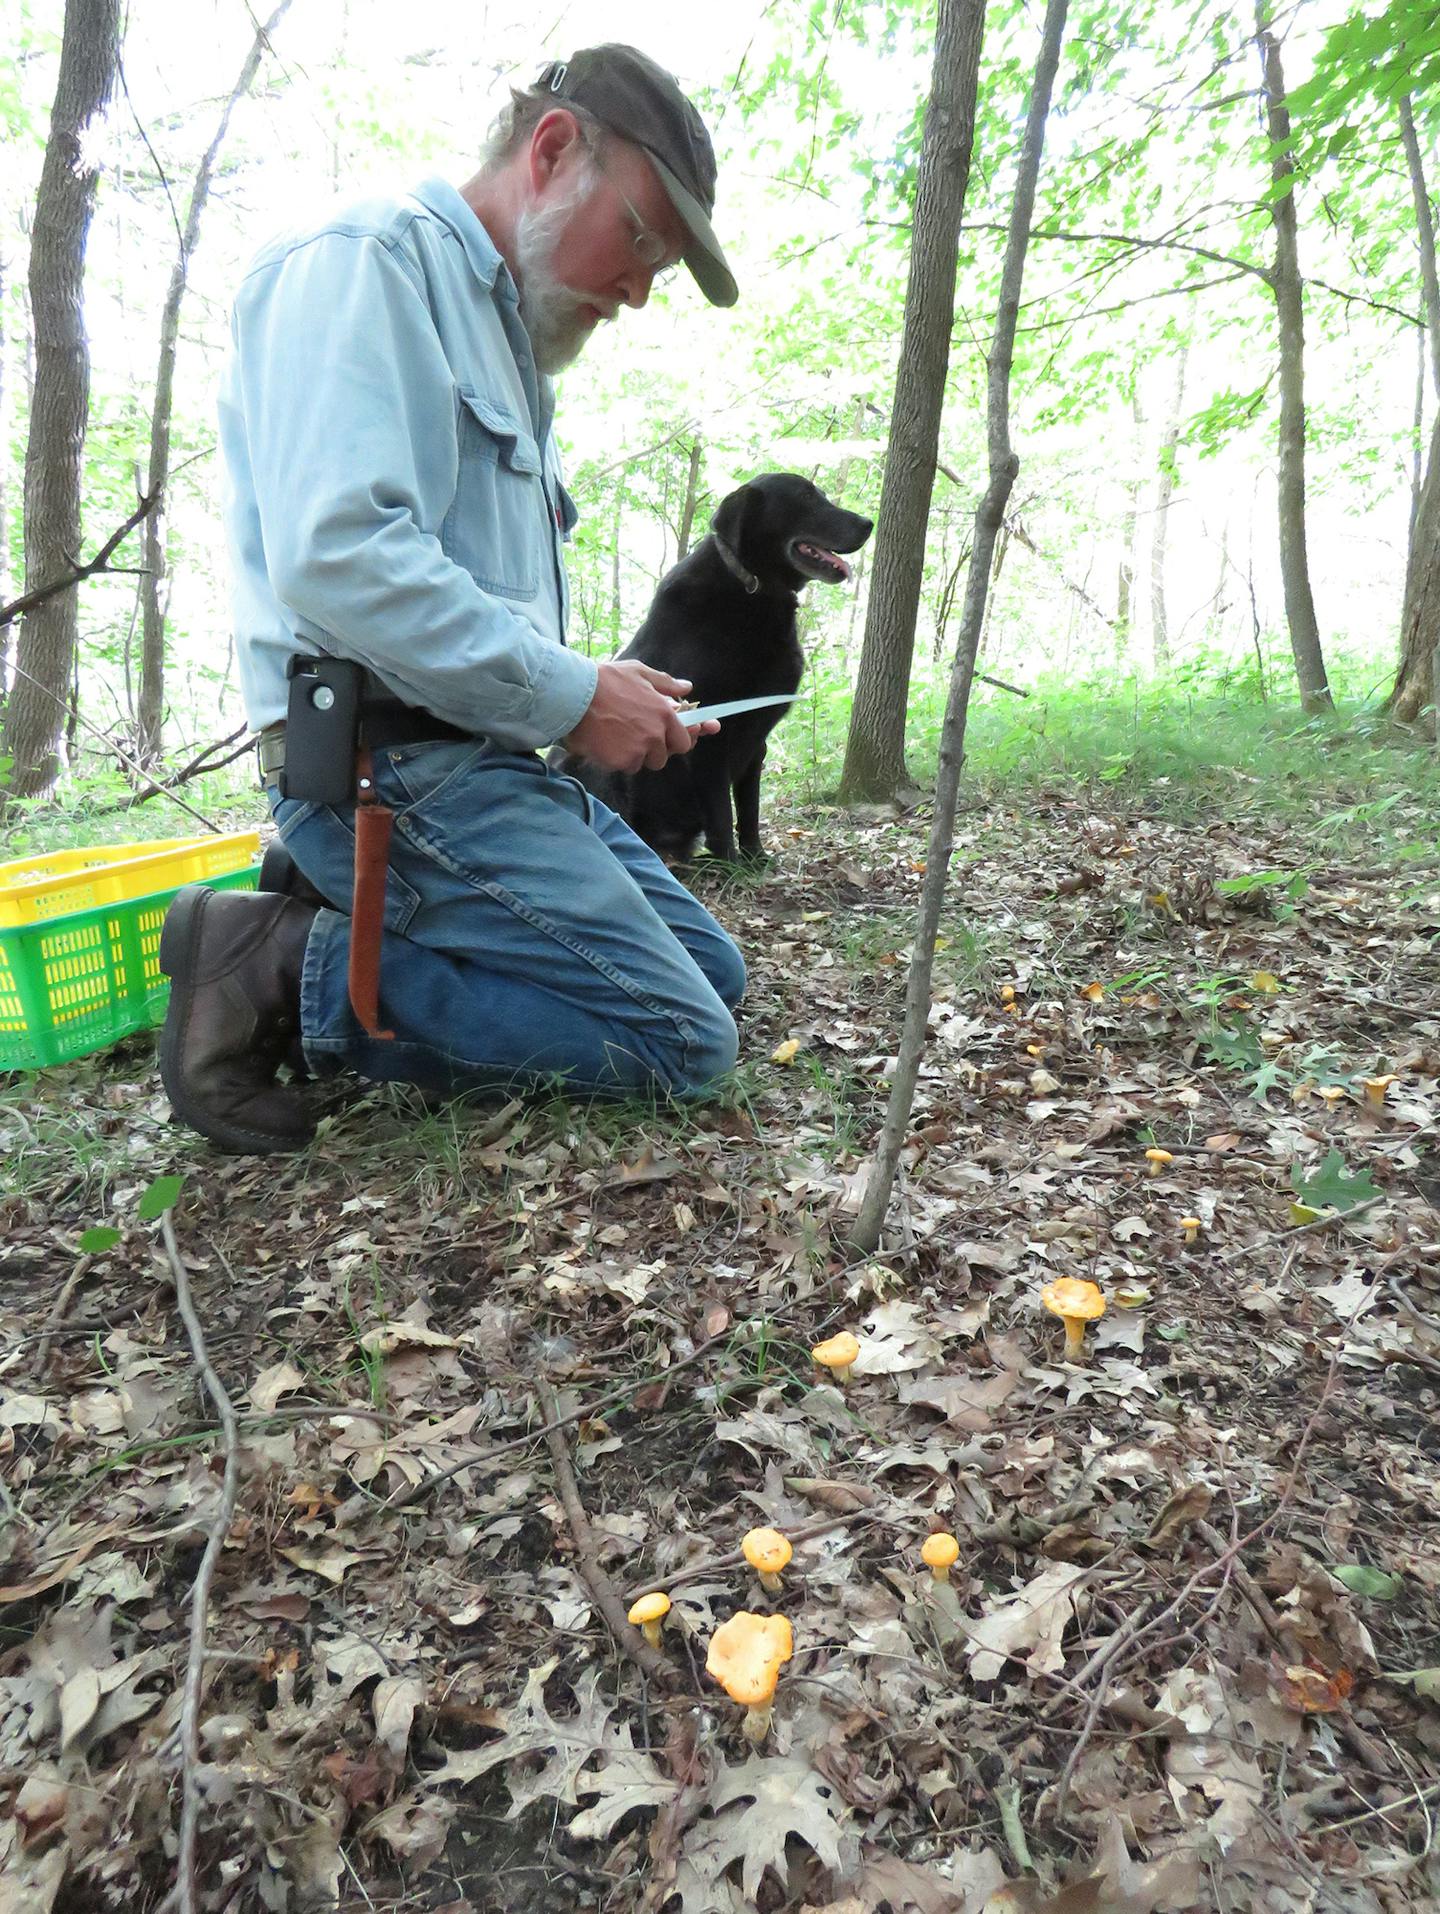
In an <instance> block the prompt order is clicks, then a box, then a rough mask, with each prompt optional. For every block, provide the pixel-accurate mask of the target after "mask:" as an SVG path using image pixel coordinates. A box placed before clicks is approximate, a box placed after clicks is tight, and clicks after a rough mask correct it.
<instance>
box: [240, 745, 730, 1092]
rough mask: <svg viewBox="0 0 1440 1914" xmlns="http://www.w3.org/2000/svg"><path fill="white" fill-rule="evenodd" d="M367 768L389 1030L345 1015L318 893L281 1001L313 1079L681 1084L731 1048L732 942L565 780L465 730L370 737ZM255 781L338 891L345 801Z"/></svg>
mask: <svg viewBox="0 0 1440 1914" xmlns="http://www.w3.org/2000/svg"><path fill="white" fill-rule="evenodd" d="M374 773H375V783H376V789H377V793H378V795H379V798H380V801H381V802H382V803H383V804H386V805H388V806H389V807H390V808H391V810H392V811H393V812H394V815H395V824H394V834H393V837H392V839H391V846H390V871H389V876H388V880H387V883H386V891H385V933H384V937H383V941H382V945H381V955H380V1018H381V1023H382V1026H383V1027H385V1028H388V1029H390V1030H393V1031H394V1033H395V1036H394V1040H393V1041H391V1042H385V1041H377V1040H376V1039H374V1038H371V1037H367V1036H366V1035H365V1033H364V1031H363V1030H362V1029H361V1027H360V1024H359V1022H358V1020H357V1019H356V1017H355V1013H354V1011H353V1010H352V1009H351V1008H350V1000H349V996H348V994H347V988H346V967H347V963H348V957H349V943H350V920H349V918H348V916H345V915H342V913H341V912H339V911H333V910H322V911H321V912H320V913H319V914H318V915H317V917H316V919H315V926H314V929H313V930H312V931H311V933H310V938H309V941H308V943H307V945H306V948H305V966H304V975H303V979H302V983H301V1005H300V1020H301V1032H302V1037H303V1041H304V1048H305V1057H306V1061H307V1062H308V1064H309V1065H310V1067H311V1069H312V1070H313V1071H314V1072H315V1074H316V1075H317V1076H331V1075H333V1074H335V1073H336V1072H337V1071H339V1070H341V1069H351V1070H357V1071H359V1072H360V1074H361V1075H362V1076H366V1077H370V1078H374V1079H377V1080H390V1081H398V1082H404V1083H414V1084H418V1085H420V1086H421V1087H422V1088H425V1089H429V1090H438V1091H441V1092H444V1093H454V1092H459V1091H465V1090H510V1089H514V1088H518V1087H521V1086H525V1085H534V1084H537V1083H550V1084H553V1083H555V1082H556V1081H557V1080H561V1079H563V1085H564V1088H565V1089H566V1090H567V1091H573V1092H576V1093H578V1094H584V1095H609V1096H616V1095H625V1094H627V1093H633V1092H636V1091H641V1092H645V1091H650V1092H655V1091H658V1092H661V1093H667V1094H669V1095H671V1096H674V1097H693V1096H698V1095H700V1094H701V1093H702V1092H703V1091H704V1090H705V1089H706V1087H707V1086H709V1085H711V1084H713V1083H714V1081H715V1079H716V1078H718V1077H721V1076H723V1075H724V1074H725V1072H726V1071H727V1070H729V1069H730V1068H731V1067H732V1066H733V1065H734V1062H735V1055H736V1033H735V1021H734V1018H733V1017H732V1016H731V1014H730V1013H731V1010H732V1009H733V1007H734V1005H735V1004H737V1003H738V1002H739V1000H740V998H741V996H742V994H743V992H744V989H745V965H744V962H743V960H742V959H741V956H740V953H739V951H738V950H737V949H736V947H735V945H734V944H733V943H732V942H731V940H730V938H729V937H728V936H727V935H726V934H725V932H724V931H723V930H722V929H721V928H720V926H719V925H718V924H717V923H716V922H715V920H714V918H713V917H711V915H710V913H709V912H708V911H707V910H705V909H703V908H702V906H701V905H700V904H698V903H697V902H696V900H695V899H694V898H693V897H692V896H691V895H690V893H689V892H688V891H687V890H686V889H685V888H684V886H683V885H681V884H680V883H678V882H677V881H676V879H675V878H674V877H672V876H671V874H670V872H669V871H668V870H667V869H666V868H665V866H664V864H663V863H662V862H661V861H660V859H659V858H658V857H657V856H656V855H655V853H654V852H653V851H652V850H651V849H650V848H649V847H648V845H645V844H643V843H642V842H641V841H640V839H639V838H638V837H636V835H635V833H634V832H633V831H632V830H631V829H630V827H629V825H628V824H626V823H625V822H624V821H623V819H621V818H619V817H617V816H616V815H615V813H614V812H613V811H611V810H609V809H608V808H607V807H606V806H605V805H603V804H601V803H600V802H599V800H598V799H595V798H592V797H591V796H590V794H589V793H588V792H586V791H585V790H583V789H582V787H581V786H580V785H579V784H577V783H576V782H575V780H574V779H573V778H567V777H561V776H560V775H558V774H557V773H556V772H553V771H551V770H550V769H548V767H547V766H546V765H545V764H544V763H543V762H542V760H541V759H540V758H538V757H536V756H534V755H533V754H526V753H510V752H506V751H502V750H501V749H499V748H498V747H496V746H492V745H486V744H477V743H472V742H470V741H469V740H466V741H463V742H458V743H443V744H440V743H437V744H419V745H398V746H396V747H395V748H394V749H391V750H384V751H376V752H375V754H374ZM268 795H269V797H270V803H271V808H272V809H273V811H274V814H275V821H276V823H277V825H278V826H279V830H280V835H281V837H282V838H283V839H284V841H285V844H286V847H287V848H288V850H289V852H290V855H291V856H292V857H293V858H294V860H295V862H296V863H297V864H298V865H299V867H300V869H301V870H302V871H303V872H304V873H305V875H306V876H307V877H308V878H309V879H310V881H311V883H313V884H314V885H316V886H317V888H318V889H320V890H321V891H323V892H324V894H325V895H326V896H327V897H334V898H339V899H342V900H348V898H349V896H350V892H351V883H352V873H353V868H354V855H355V835H354V813H353V810H351V809H349V808H344V809H338V810H336V809H331V808H330V807H328V806H325V805H317V804H307V803H304V802H301V801H299V800H296V799H293V798H292V799H283V798H281V797H280V796H279V795H278V793H277V792H276V791H275V790H274V789H273V788H272V789H271V790H270V792H269V793H268Z"/></svg>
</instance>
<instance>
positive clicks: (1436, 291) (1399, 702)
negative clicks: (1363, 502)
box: [1389, 94, 1440, 742]
mask: <svg viewBox="0 0 1440 1914" xmlns="http://www.w3.org/2000/svg"><path fill="white" fill-rule="evenodd" d="M1400 131H1401V136H1402V140H1403V143H1404V147H1405V158H1406V161H1407V164H1408V166H1409V171H1410V190H1411V193H1412V194H1413V196H1414V200H1415V229H1416V238H1417V239H1418V241H1419V246H1420V283H1421V286H1422V288H1423V291H1424V295H1425V322H1426V323H1425V330H1426V334H1427V336H1428V339H1429V344H1430V366H1431V373H1432V376H1433V378H1434V381H1435V389H1436V392H1437V393H1440V280H1437V276H1436V269H1435V216H1434V212H1433V210H1432V208H1431V205H1430V194H1429V190H1428V188H1427V187H1426V184H1425V168H1424V165H1423V163H1422V161H1421V157H1420V142H1419V141H1418V139H1417V138H1416V137H1415V116H1414V113H1413V112H1412V111H1411V107H1410V98H1409V95H1408V94H1406V95H1403V96H1402V98H1401V101H1400ZM1421 397H1422V398H1423V385H1422V387H1421ZM1437 644H1440V412H1437V414H1436V418H1435V426H1434V430H1433V431H1432V432H1431V435H1430V450H1429V453H1428V455H1427V457H1426V461H1425V476H1424V478H1423V479H1422V480H1421V482H1420V489H1419V495H1418V497H1417V499H1416V502H1415V505H1414V507H1413V509H1412V512H1411V516H1410V546H1409V553H1408V556H1407V559H1406V564H1405V599H1404V604H1403V607H1402V610H1401V613H1400V666H1399V669H1398V670H1397V672H1396V674H1395V683H1394V685H1393V687H1392V688H1391V692H1390V698H1389V709H1390V715H1391V717H1392V718H1395V719H1397V720H1398V721H1399V722H1400V723H1402V724H1414V722H1415V721H1416V719H1417V718H1418V717H1419V716H1420V713H1421V712H1422V711H1423V710H1424V708H1425V707H1426V705H1433V704H1434V701H1435V685H1434V681H1433V673H1434V653H1435V647H1436V645H1437ZM1432 722H1433V723H1434V725H1435V735H1436V740H1437V742H1440V714H1437V715H1435V716H1434V718H1433V719H1432Z"/></svg>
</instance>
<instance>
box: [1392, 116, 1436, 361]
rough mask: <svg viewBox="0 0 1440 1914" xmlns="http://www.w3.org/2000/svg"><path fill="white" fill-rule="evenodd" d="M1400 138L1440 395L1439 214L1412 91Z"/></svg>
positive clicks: (1401, 125) (1431, 353)
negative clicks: (1428, 177) (1432, 200)
mask: <svg viewBox="0 0 1440 1914" xmlns="http://www.w3.org/2000/svg"><path fill="white" fill-rule="evenodd" d="M1400 140H1401V144H1402V145H1403V146H1404V148H1405V163H1406V166H1407V168H1408V170H1409V173H1410V191H1411V195H1412V196H1413V198H1414V201H1415V238H1416V241H1417V243H1418V245H1419V248H1420V285H1421V289H1422V290H1423V292H1424V294H1425V331H1426V335H1427V337H1428V338H1429V341H1430V372H1431V376H1432V378H1433V379H1434V381H1435V395H1436V397H1437V398H1440V274H1437V272H1436V266H1435V214H1434V209H1433V208H1432V207H1431V204H1430V194H1429V190H1428V188H1427V187H1426V184H1425V163H1424V161H1423V160H1422V159H1421V157H1420V141H1419V139H1418V138H1417V137H1416V133H1415V110H1414V108H1413V107H1412V106H1411V104H1410V95H1409V94H1408V93H1402V94H1401V96H1400Z"/></svg>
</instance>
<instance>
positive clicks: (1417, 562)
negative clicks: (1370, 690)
mask: <svg viewBox="0 0 1440 1914" xmlns="http://www.w3.org/2000/svg"><path fill="white" fill-rule="evenodd" d="M1437 644H1440V412H1437V413H1436V415H1435V422H1434V425H1433V427H1432V429H1431V433H1430V451H1429V455H1428V457H1427V459H1426V463H1425V483H1424V484H1423V485H1422V486H1421V488H1420V506H1419V510H1418V511H1417V512H1416V514H1415V535H1414V537H1413V538H1412V539H1411V541H1410V563H1409V565H1408V566H1407V567H1406V571H1405V603H1404V608H1403V610H1402V611H1401V614H1400V669H1399V671H1398V672H1397V673H1396V675H1395V687H1394V689H1393V690H1392V691H1391V693H1390V715H1391V717H1392V718H1394V719H1396V720H1397V722H1399V723H1400V724H1414V722H1415V721H1416V719H1417V718H1418V717H1419V716H1420V714H1421V712H1422V711H1423V710H1424V709H1425V707H1426V706H1427V705H1429V704H1430V703H1431V702H1432V699H1433V682H1432V676H1431V674H1432V669H1433V667H1432V659H1433V657H1434V653H1435V647H1436V645H1437ZM1436 731H1437V735H1440V720H1437V721H1436Z"/></svg>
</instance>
